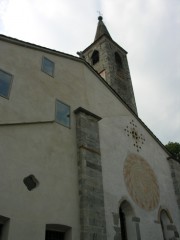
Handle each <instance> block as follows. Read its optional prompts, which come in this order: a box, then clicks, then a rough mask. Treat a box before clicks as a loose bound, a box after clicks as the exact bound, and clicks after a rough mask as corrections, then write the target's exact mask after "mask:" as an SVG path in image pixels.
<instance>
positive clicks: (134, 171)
mask: <svg viewBox="0 0 180 240" xmlns="http://www.w3.org/2000/svg"><path fill="white" fill-rule="evenodd" d="M124 180H125V183H126V186H127V189H128V192H129V194H130V196H131V197H132V199H133V200H134V202H135V203H137V205H138V206H140V207H142V208H144V209H145V210H148V211H150V210H152V209H154V208H156V207H157V205H158V203H159V187H158V183H157V179H156V176H155V174H154V172H153V170H152V168H151V167H150V165H149V164H148V163H147V162H146V161H145V160H144V159H143V158H142V157H141V156H139V155H137V154H130V155H129V156H128V157H127V158H126V160H125V163H124Z"/></svg>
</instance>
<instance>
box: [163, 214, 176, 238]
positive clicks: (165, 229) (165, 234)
mask: <svg viewBox="0 0 180 240" xmlns="http://www.w3.org/2000/svg"><path fill="white" fill-rule="evenodd" d="M160 223H161V228H162V234H163V239H164V240H168V239H170V238H173V237H174V231H169V230H168V227H169V226H170V225H171V224H172V223H173V222H172V218H171V217H170V214H169V213H168V211H166V210H165V209H161V211H160Z"/></svg>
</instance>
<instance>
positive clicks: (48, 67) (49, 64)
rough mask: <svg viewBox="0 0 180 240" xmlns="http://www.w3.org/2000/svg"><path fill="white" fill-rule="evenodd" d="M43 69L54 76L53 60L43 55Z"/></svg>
mask: <svg viewBox="0 0 180 240" xmlns="http://www.w3.org/2000/svg"><path fill="white" fill-rule="evenodd" d="M42 71H43V72H45V73H47V74H48V75H50V76H52V77H53V76H54V62H52V61H51V60H49V59H48V58H46V57H43V60H42Z"/></svg>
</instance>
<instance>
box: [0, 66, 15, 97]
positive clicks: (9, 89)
mask: <svg viewBox="0 0 180 240" xmlns="http://www.w3.org/2000/svg"><path fill="white" fill-rule="evenodd" d="M0 72H3V73H5V74H7V75H9V76H11V80H10V83H9V88H8V95H7V96H5V95H3V94H1V91H0V96H1V97H3V98H5V99H8V100H9V98H10V92H11V89H12V83H13V77H14V76H13V75H12V74H11V73H8V72H6V71H4V70H2V69H1V68H0ZM0 81H1V79H0Z"/></svg>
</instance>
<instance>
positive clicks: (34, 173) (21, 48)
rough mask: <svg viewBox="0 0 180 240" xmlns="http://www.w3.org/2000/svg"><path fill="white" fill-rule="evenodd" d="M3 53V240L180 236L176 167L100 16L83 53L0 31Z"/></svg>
mask: <svg viewBox="0 0 180 240" xmlns="http://www.w3.org/2000/svg"><path fill="white" fill-rule="evenodd" d="M0 52H1V57H0V165H1V167H0V183H1V184H0V240H32V239H33V240H152V239H153V240H175V239H180V235H179V234H180V163H179V162H178V161H177V160H176V159H173V157H172V156H171V154H170V153H169V152H168V151H167V149H166V148H165V147H164V145H163V144H162V143H161V142H160V141H159V140H158V139H157V138H156V136H155V135H154V134H153V133H152V132H151V130H150V129H149V128H148V127H147V126H146V125H145V123H144V122H143V121H142V120H141V119H140V118H139V116H138V111H137V106H136V101H135V96H134V91H133V85H132V81H131V75H130V70H129V66H128V60H127V52H126V50H124V49H123V48H122V47H120V46H119V45H118V44H117V43H116V42H115V41H114V40H113V39H112V37H111V35H110V33H109V32H108V30H107V28H106V26H105V24H104V22H103V18H102V16H99V18H98V26H97V30H96V34H95V39H94V41H93V43H92V44H91V45H90V46H88V47H87V48H86V49H85V50H84V51H82V52H79V53H78V55H79V57H75V56H73V55H69V54H66V53H63V52H59V51H55V50H52V49H49V48H45V47H42V46H38V45H35V44H31V43H28V42H24V41H21V40H17V39H14V38H11V37H7V36H4V35H0ZM157 117H158V116H157Z"/></svg>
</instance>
